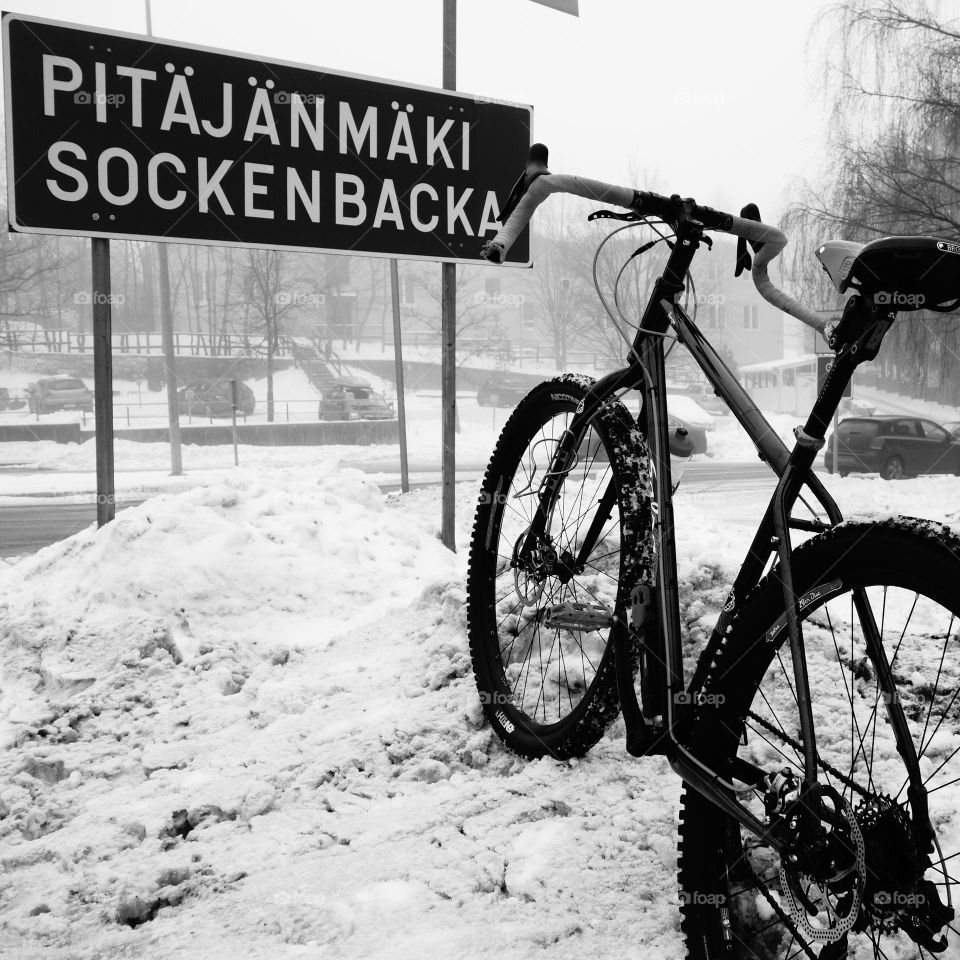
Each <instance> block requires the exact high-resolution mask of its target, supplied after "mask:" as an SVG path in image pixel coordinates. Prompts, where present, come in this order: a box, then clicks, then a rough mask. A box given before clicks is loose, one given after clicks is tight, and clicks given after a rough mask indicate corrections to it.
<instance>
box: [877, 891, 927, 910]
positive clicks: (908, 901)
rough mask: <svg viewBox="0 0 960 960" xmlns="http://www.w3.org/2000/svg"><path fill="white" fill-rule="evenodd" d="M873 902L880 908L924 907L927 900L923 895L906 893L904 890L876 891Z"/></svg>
mask: <svg viewBox="0 0 960 960" xmlns="http://www.w3.org/2000/svg"><path fill="white" fill-rule="evenodd" d="M873 902H874V904H875V905H876V906H878V907H922V906H923V905H924V904H925V903H926V902H927V898H926V896H924V894H922V893H905V892H904V891H903V890H876V891H874V894H873Z"/></svg>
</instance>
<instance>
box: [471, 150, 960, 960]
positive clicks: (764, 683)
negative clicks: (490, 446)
mask: <svg viewBox="0 0 960 960" xmlns="http://www.w3.org/2000/svg"><path fill="white" fill-rule="evenodd" d="M546 161H547V155H546V148H544V147H542V146H541V145H535V147H534V148H532V149H531V155H530V159H529V161H528V164H527V167H526V170H525V173H524V175H523V176H521V178H520V180H519V181H518V183H517V186H516V187H515V188H514V191H513V194H512V195H511V198H510V201H509V203H508V204H507V206H506V208H505V210H504V213H503V215H502V217H501V222H502V223H503V226H502V228H501V229H500V231H499V232H498V233H497V235H496V236H495V237H494V238H493V240H491V241H490V242H488V243H487V244H485V246H484V248H483V251H482V253H483V255H484V257H485V258H487V259H489V260H491V261H492V262H495V263H497V262H502V261H503V259H504V257H505V256H506V254H507V252H508V251H509V249H510V246H511V244H512V243H513V241H514V240H515V239H516V237H517V236H518V234H519V233H520V231H521V230H522V229H523V228H524V227H525V226H526V225H527V223H528V222H529V220H530V218H531V217H532V215H533V212H534V210H535V209H536V207H537V206H538V205H539V204H540V203H541V202H543V200H545V199H546V197H547V196H549V195H550V194H551V193H555V192H565V193H570V194H575V195H578V196H581V197H586V198H588V199H591V200H594V201H599V202H601V203H605V204H611V205H614V206H617V207H621V208H623V209H624V210H625V211H626V212H624V213H617V212H613V211H609V210H604V211H600V212H599V213H594V214H592V215H591V217H597V216H600V217H605V218H615V219H620V220H623V221H625V223H624V225H623V226H622V227H618V230H619V229H627V228H628V227H629V226H630V225H632V224H634V223H639V222H646V223H653V224H662V225H664V227H665V229H666V230H668V231H669V236H668V235H667V234H666V233H663V232H662V231H661V233H663V237H664V239H666V240H667V241H668V242H669V243H670V246H671V248H672V249H671V252H670V255H669V259H668V260H667V263H666V267H665V269H664V272H663V274H662V276H660V277H659V278H658V279H657V280H656V282H655V283H654V284H653V288H652V292H651V294H650V297H649V301H648V303H647V304H646V307H645V308H644V310H643V311H642V316H641V317H640V320H639V324H638V326H637V332H636V335H635V336H634V338H633V340H632V342H630V341H629V339H628V343H630V352H629V360H628V363H627V366H626V367H624V368H623V369H621V370H618V371H616V372H614V373H611V374H608V375H606V376H604V377H602V378H600V379H599V380H596V381H594V380H592V379H591V378H587V377H583V376H577V375H569V374H568V375H564V376H560V377H558V378H555V379H553V380H550V381H548V382H546V383H544V384H541V385H539V386H537V387H535V388H534V389H533V390H532V391H531V392H530V393H529V394H528V395H527V396H526V397H525V398H524V399H523V400H522V401H521V402H520V403H519V405H518V406H517V408H516V410H515V411H514V413H513V415H512V416H511V417H510V419H509V421H508V422H507V424H506V425H505V427H504V429H503V432H502V434H501V436H500V438H499V441H498V443H497V445H496V448H495V450H494V453H493V456H492V458H491V460H490V464H489V467H488V468H487V470H486V473H485V475H484V479H483V482H482V486H481V492H480V502H479V504H478V507H477V512H476V518H475V522H474V528H473V535H472V540H471V546H470V554H469V568H468V624H469V628H468V629H469V638H470V651H471V658H472V661H473V669H474V674H475V677H476V682H477V687H478V691H479V694H480V699H481V701H482V704H483V710H484V713H485V715H486V718H487V720H488V721H489V723H490V724H491V726H492V728H493V730H494V731H495V732H496V734H497V736H498V737H499V738H500V740H501V741H502V742H503V743H504V744H505V745H506V746H507V747H508V748H510V749H511V750H513V751H514V752H516V753H517V754H519V755H521V756H523V757H527V758H538V757H543V756H552V757H555V758H558V759H566V758H572V757H578V756H582V755H583V754H585V753H586V752H587V751H588V750H589V749H590V747H591V746H593V745H594V744H595V743H596V742H597V741H598V740H599V738H600V737H601V736H602V735H603V733H604V731H605V730H606V729H607V728H608V727H609V725H610V724H611V723H612V722H613V720H614V719H615V718H616V717H617V716H618V715H619V714H621V713H622V715H623V719H624V724H625V731H626V749H627V751H628V752H629V753H630V754H631V755H633V756H635V757H642V756H648V755H653V754H662V755H665V756H666V757H667V758H668V761H669V763H670V765H671V767H672V768H673V769H674V770H675V771H676V772H677V773H678V774H679V775H680V776H681V777H682V778H683V781H684V786H683V792H682V801H681V811H680V825H679V856H678V868H679V869H678V874H679V886H680V914H681V929H682V932H683V934H684V935H685V937H686V943H687V949H688V951H689V955H690V956H691V957H695V958H711V960H712V958H717V957H723V958H730V957H737V956H742V957H757V956H761V957H784V958H788V957H793V956H806V957H811V958H817V960H833V958H838V957H847V956H863V955H868V956H875V957H886V956H898V957H901V956H927V955H928V954H934V953H942V952H944V951H947V950H949V951H950V953H951V954H952V955H954V956H960V934H958V930H957V926H956V925H955V924H954V922H953V921H954V916H955V914H954V908H953V904H952V894H951V890H952V886H953V884H954V878H953V877H952V875H951V874H950V860H951V858H953V857H956V856H957V855H958V853H960V814H958V807H960V769H958V766H960V760H957V761H956V762H954V761H955V759H956V755H957V753H958V752H960V746H958V745H957V743H960V741H958V740H957V736H958V723H957V715H958V713H960V705H958V704H957V698H958V696H960V660H958V658H957V657H956V656H955V655H953V651H952V650H951V647H950V645H951V644H952V643H953V644H954V645H955V641H958V640H960V631H958V626H960V538H958V537H957V535H956V534H954V533H953V532H952V531H951V530H950V529H949V528H948V527H945V526H943V525H941V524H936V523H933V522H929V521H923V520H916V519H911V518H904V517H897V518H893V519H887V520H874V521H869V522H868V521H844V520H843V517H842V515H841V513H840V510H839V508H838V507H837V505H836V503H835V502H834V500H833V499H832V497H831V496H830V494H829V493H828V492H827V490H826V489H825V488H824V486H823V485H822V483H821V482H820V480H819V479H818V478H817V476H816V475H815V474H814V473H813V471H812V466H813V463H814V459H815V457H816V455H817V452H818V451H819V450H820V449H821V447H822V446H823V443H824V436H825V432H826V429H827V425H828V423H829V421H830V419H831V417H832V416H833V413H834V411H835V410H836V408H837V406H838V405H839V403H840V400H841V396H842V393H843V390H844V387H845V386H846V384H847V382H848V381H849V380H850V378H851V376H852V375H853V371H854V369H855V368H856V367H857V366H858V365H859V364H860V363H862V362H864V361H866V360H869V359H872V358H873V357H875V356H876V355H877V352H878V351H879V349H880V346H881V342H882V340H883V337H884V334H885V333H886V332H887V330H888V329H889V328H890V326H891V325H892V323H893V322H894V320H895V319H896V317H897V315H898V314H899V313H901V312H909V311H910V310H915V309H917V308H918V306H917V305H918V304H923V303H926V304H927V305H928V306H929V307H932V308H939V309H952V308H954V307H956V306H957V304H958V303H960V271H958V269H957V264H960V245H957V244H953V243H950V242H948V241H944V240H938V239H937V238H932V237H893V238H884V239H880V240H875V241H872V242H870V243H868V244H855V243H851V242H847V241H830V242H827V243H825V244H822V245H821V246H820V247H819V248H818V249H817V257H818V258H819V260H820V261H821V263H822V265H823V267H824V269H825V270H826V271H827V272H828V274H829V275H830V278H831V280H832V281H833V282H834V284H835V285H836V287H837V289H838V290H839V291H840V292H841V293H845V292H847V291H852V295H851V296H850V298H849V299H848V300H847V302H846V305H845V307H844V309H843V312H842V316H841V318H840V320H839V322H836V323H831V324H827V323H825V321H824V319H823V318H822V317H820V316H819V315H817V314H816V313H814V312H813V311H811V310H809V309H808V308H806V307H805V306H803V305H802V304H801V303H799V302H798V301H797V300H795V299H794V298H793V297H791V296H789V295H788V294H786V293H785V292H784V291H782V290H779V289H778V288H777V287H775V286H774V284H773V283H772V282H771V280H770V278H769V275H768V272H767V265H768V264H769V262H770V261H771V260H773V259H774V257H776V256H777V255H778V254H779V253H780V252H781V251H782V249H783V247H784V246H785V244H786V242H787V241H786V237H785V236H784V235H783V234H782V233H781V232H780V231H779V230H778V229H776V228H774V227H772V226H769V225H766V224H764V223H762V222H761V221H760V217H759V212H758V211H757V210H756V208H755V207H753V206H752V205H751V206H749V207H745V208H744V209H743V210H742V211H741V216H739V217H737V216H733V215H731V214H727V213H723V212H720V211H717V210H713V209H711V208H709V207H705V206H700V205H698V204H697V203H695V202H694V201H693V200H691V199H685V198H681V197H679V196H677V195H674V196H672V197H664V196H659V195H657V194H654V193H649V192H642V191H637V190H634V189H632V188H625V187H617V186H615V185H612V184H607V183H602V182H599V181H594V180H586V179H582V178H579V177H572V176H561V175H554V174H551V173H550V172H549V170H548V169H547V165H546ZM708 231H720V232H725V233H728V234H733V235H734V236H736V237H738V249H737V271H736V273H737V275H739V274H740V273H741V272H742V271H743V270H745V269H749V270H750V271H751V274H752V277H753V281H754V283H755V285H756V287H757V289H758V290H759V292H760V293H761V295H762V296H763V297H764V298H765V299H766V300H768V301H769V302H771V303H773V304H774V305H775V306H777V307H778V308H779V309H781V310H783V311H784V312H786V313H789V314H790V315H792V316H793V317H796V318H797V319H799V320H801V321H803V322H804V323H806V324H809V325H811V326H813V327H814V328H815V329H816V330H818V331H819V332H820V333H821V334H823V335H824V336H825V337H826V338H827V340H828V343H829V344H830V346H831V347H832V348H833V350H834V352H835V360H834V362H833V365H832V368H831V369H830V371H829V373H828V375H827V377H826V379H825V382H824V383H823V386H822V389H821V390H820V393H819V395H818V396H817V398H816V401H815V402H814V405H813V408H812V410H811V412H810V414H809V416H808V417H807V419H806V421H805V422H804V424H803V425H802V426H798V427H797V428H796V430H795V437H796V442H795V444H794V446H793V448H792V450H791V449H788V448H787V446H786V445H785V444H784V443H783V441H782V440H780V438H779V437H778V436H777V434H776V433H775V432H774V430H773V429H772V428H771V427H770V426H769V424H768V423H767V422H766V420H765V419H764V417H763V416H762V414H761V413H760V411H759V410H758V409H757V407H756V406H755V405H754V404H753V402H752V401H751V400H750V397H749V396H748V395H747V393H746V392H745V391H744V389H743V388H742V387H741V385H740V384H739V382H738V381H737V379H736V377H735V376H734V375H733V374H732V373H731V372H730V370H729V369H728V368H727V367H726V366H725V365H724V363H723V362H722V360H721V358H720V357H719V356H718V354H717V352H716V350H715V349H714V348H713V347H712V346H711V344H710V343H709V342H708V340H707V339H706V338H705V337H704V335H703V334H702V333H701V332H700V330H699V329H698V328H697V326H696V324H695V323H694V321H693V320H692V319H691V318H690V316H688V315H687V313H686V312H685V311H684V309H683V307H682V305H681V303H680V297H681V294H682V293H683V291H684V288H685V282H684V281H685V278H686V277H687V275H688V272H689V269H690V266H691V263H692V262H693V259H694V256H695V254H696V252H697V250H698V249H699V248H700V246H701V245H702V244H707V245H710V244H711V241H710V238H709V237H707V236H706V233H707V232H708ZM653 242H657V241H653ZM748 243H749V248H748V246H747V244H748ZM601 246H602V245H601ZM647 246H649V244H648V245H647ZM641 249H642V248H641ZM751 251H752V255H751ZM597 256H599V250H598V253H597ZM621 273H622V271H621ZM594 275H595V280H596V259H595V261H594ZM597 292H598V294H599V295H600V298H601V301H602V302H603V304H604V306H605V307H606V308H607V312H608V313H609V314H610V316H611V318H612V319H613V320H614V322H615V323H616V322H618V321H617V319H616V317H615V316H614V313H613V310H612V309H611V305H610V303H609V302H608V301H607V299H606V298H605V297H604V295H603V293H602V291H601V290H600V287H599V285H597ZM947 301H953V302H952V303H947ZM613 306H614V307H616V308H617V310H618V311H619V304H618V302H617V290H616V285H614V291H613ZM621 318H622V314H621ZM668 340H671V341H673V340H675V341H678V342H679V343H681V344H683V345H684V346H685V347H686V348H687V349H688V350H689V351H690V353H691V354H692V355H693V357H694V358H695V360H696V362H697V363H698V364H699V366H700V368H701V369H702V370H703V372H704V374H705V375H706V378H707V380H708V381H709V383H710V384H711V385H712V387H713V389H714V390H715V391H716V393H717V394H718V395H719V396H720V397H721V398H723V399H724V401H725V402H726V403H727V404H728V406H729V408H730V410H731V412H732V413H733V415H734V417H735V418H736V419H737V420H738V421H739V423H740V425H741V426H742V427H743V428H744V429H745V430H746V432H747V434H748V435H749V436H750V438H751V440H752V441H753V443H754V445H755V446H756V448H757V451H758V453H759V455H760V457H761V458H762V459H763V460H764V461H765V462H766V463H767V464H768V465H769V466H770V467H771V469H772V470H773V471H774V473H775V474H776V475H777V477H778V479H777V485H776V490H775V491H774V493H773V495H772V497H771V499H770V502H769V504H768V506H767V508H766V510H765V512H764V514H763V516H762V518H761V520H760V523H759V526H758V529H757V531H756V534H755V535H754V537H753V541H752V544H751V547H750V549H749V551H748V553H747V556H746V557H745V559H744V562H743V565H742V566H741V568H740V570H739V572H738V574H737V575H736V577H735V579H734V582H733V586H732V588H731V590H730V593H729V596H728V599H727V602H726V604H725V606H724V607H723V610H722V612H721V613H720V615H719V618H718V620H717V623H716V626H715V628H714V629H713V632H712V634H711V636H710V637H709V639H708V640H707V641H706V644H705V646H704V647H703V650H702V652H701V654H700V656H699V658H698V659H697V661H696V664H695V667H694V669H693V673H692V679H691V682H690V684H689V685H688V686H685V685H684V680H683V677H684V671H683V651H682V645H681V638H682V632H681V625H680V617H679V612H678V611H679V594H678V584H677V562H676V561H677V555H676V543H675V539H674V529H673V516H674V514H673V499H672V498H673V492H674V487H673V483H672V478H671V466H670V444H671V439H673V440H674V441H675V442H676V440H677V438H676V437H673V438H671V436H670V434H669V431H668V426H667V424H668V421H667V408H666V391H665V382H666V381H665V373H664V370H665V368H664V356H665V343H666V342H667V341H668ZM629 390H639V391H640V392H641V396H642V408H641V411H640V414H639V416H636V417H634V416H632V415H631V414H630V413H629V412H628V411H627V408H626V407H625V405H624V404H623V402H622V400H621V397H622V395H623V394H624V393H625V392H627V391H629ZM808 496H810V497H812V498H813V499H814V500H815V501H816V502H817V503H818V504H819V507H820V510H821V513H817V512H816V511H815V510H814V509H813V508H812V507H811V510H810V512H811V518H810V519H807V518H806V517H802V516H796V517H795V516H794V515H793V513H794V508H795V506H796V505H797V503H798V502H803V503H806V504H807V506H808V507H809V506H810V503H809V500H808V499H807V498H808ZM794 532H797V533H799V534H801V535H804V536H806V537H807V539H806V540H805V541H804V542H802V543H797V544H794V543H793V542H792V535H793V534H794ZM798 539H799V538H798ZM948 653H949V654H950V655H948ZM935 713H936V716H935V715H934V714H935ZM942 846H943V847H946V849H942Z"/></svg>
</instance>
